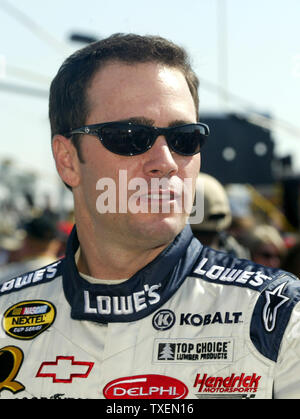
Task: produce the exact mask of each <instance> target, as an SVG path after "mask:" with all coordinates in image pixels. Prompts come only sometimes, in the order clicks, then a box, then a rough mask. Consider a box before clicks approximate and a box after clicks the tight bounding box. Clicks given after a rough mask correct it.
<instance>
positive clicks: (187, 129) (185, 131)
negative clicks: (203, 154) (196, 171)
mask: <svg viewBox="0 0 300 419" xmlns="http://www.w3.org/2000/svg"><path fill="white" fill-rule="evenodd" d="M73 134H86V135H95V136H96V137H98V138H99V140H100V141H101V143H102V144H103V145H104V147H105V148H107V150H109V151H111V152H112V153H115V154H120V155H121V156H135V155H137V154H142V153H145V152H146V151H147V150H149V149H150V148H151V147H152V146H153V144H154V142H155V140H156V139H157V137H158V136H159V135H163V136H164V137H165V139H166V141H167V144H168V146H169V148H170V149H171V150H172V151H174V152H175V153H178V154H181V155H183V156H192V155H194V154H197V153H199V152H200V149H201V147H202V146H203V144H204V140H205V137H207V136H208V135H209V127H208V126H207V125H206V124H202V123H200V122H198V123H196V124H186V125H179V126H175V127H169V128H157V127H152V126H148V125H138V124H134V123H132V122H106V123H104V124H94V125H86V126H84V127H81V128H77V129H73V130H72V131H70V132H68V133H66V134H64V136H65V137H67V138H68V137H71V136H72V135H73Z"/></svg>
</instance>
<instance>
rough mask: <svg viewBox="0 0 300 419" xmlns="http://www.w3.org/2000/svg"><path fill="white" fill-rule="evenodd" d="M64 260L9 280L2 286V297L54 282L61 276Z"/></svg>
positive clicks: (0, 290) (0, 291)
mask: <svg viewBox="0 0 300 419" xmlns="http://www.w3.org/2000/svg"><path fill="white" fill-rule="evenodd" d="M61 265H62V260H59V261H57V262H54V263H51V264H50V265H47V266H44V267H43V268H40V269H37V270H36V271H32V272H27V273H25V274H23V275H20V276H18V277H15V278H12V279H9V280H7V281H5V282H2V283H1V284H0V297H1V296H2V295H3V294H5V295H6V294H8V293H10V292H14V291H18V290H20V289H23V288H25V287H26V288H27V287H30V286H33V285H37V284H40V283H45V282H49V281H52V280H53V279H54V278H56V277H57V276H59V275H61Z"/></svg>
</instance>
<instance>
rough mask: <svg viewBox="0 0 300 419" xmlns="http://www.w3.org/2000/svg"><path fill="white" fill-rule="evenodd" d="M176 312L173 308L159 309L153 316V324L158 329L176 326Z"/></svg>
mask: <svg viewBox="0 0 300 419" xmlns="http://www.w3.org/2000/svg"><path fill="white" fill-rule="evenodd" d="M175 321H176V316H175V313H173V311H171V310H166V309H165V310H159V311H158V312H157V313H156V314H155V315H154V316H153V318H152V325H153V327H154V329H156V330H168V329H171V327H172V326H174V324H175Z"/></svg>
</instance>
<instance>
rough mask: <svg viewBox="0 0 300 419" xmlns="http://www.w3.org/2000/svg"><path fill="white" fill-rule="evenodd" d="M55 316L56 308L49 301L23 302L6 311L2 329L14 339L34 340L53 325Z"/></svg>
mask: <svg viewBox="0 0 300 419" xmlns="http://www.w3.org/2000/svg"><path fill="white" fill-rule="evenodd" d="M55 315H56V310H55V307H54V305H53V304H51V303H49V302H48V301H43V300H32V301H21V302H19V303H17V304H15V305H13V306H11V307H9V308H8V309H7V310H6V312H5V313H4V316H3V321H2V327H3V329H4V331H5V333H7V334H8V335H9V336H12V337H13V338H16V339H22V340H24V339H25V340H26V339H33V338H35V337H36V336H38V335H39V334H40V333H42V332H44V331H45V330H46V329H48V327H50V326H51V325H52V324H53V322H54V320H55Z"/></svg>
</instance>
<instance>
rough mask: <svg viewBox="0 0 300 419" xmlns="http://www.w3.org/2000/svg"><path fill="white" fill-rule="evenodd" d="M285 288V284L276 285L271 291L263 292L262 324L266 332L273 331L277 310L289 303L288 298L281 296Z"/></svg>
mask: <svg viewBox="0 0 300 419" xmlns="http://www.w3.org/2000/svg"><path fill="white" fill-rule="evenodd" d="M285 286H286V282H284V283H283V284H280V285H278V287H276V288H275V289H274V290H273V291H265V297H266V304H265V306H264V308H263V322H264V326H265V329H266V331H267V332H272V331H273V330H274V329H275V327H276V320H277V313H278V309H279V307H281V306H282V305H283V304H285V303H286V302H287V301H289V298H288V297H286V296H285V295H283V294H282V292H283V290H284V288H285Z"/></svg>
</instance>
